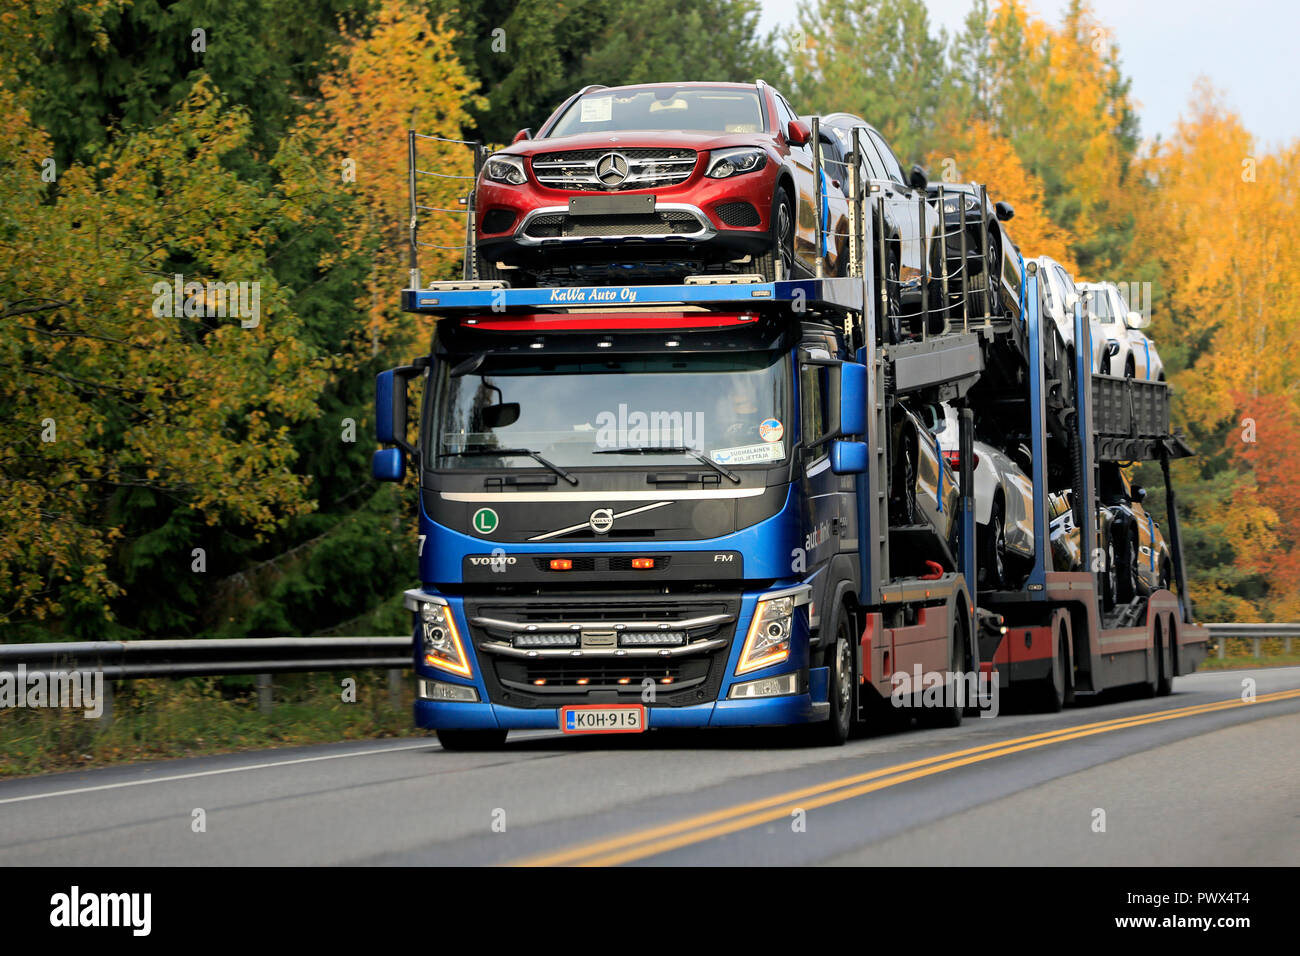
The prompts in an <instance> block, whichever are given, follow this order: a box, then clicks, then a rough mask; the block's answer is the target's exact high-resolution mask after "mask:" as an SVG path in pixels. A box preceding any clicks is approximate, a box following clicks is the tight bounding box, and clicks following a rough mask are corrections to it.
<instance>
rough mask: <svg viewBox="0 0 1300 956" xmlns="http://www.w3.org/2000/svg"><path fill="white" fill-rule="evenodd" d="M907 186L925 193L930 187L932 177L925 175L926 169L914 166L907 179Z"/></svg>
mask: <svg viewBox="0 0 1300 956" xmlns="http://www.w3.org/2000/svg"><path fill="white" fill-rule="evenodd" d="M907 184H908V185H909V186H911V187H912V188H913V189H915V190H918V191H920V192H925V188H926V187H927V186H929V185H930V177H929V176H927V175H926V174H925V167H924V166H917V165H914V166H912V172H911V173H910V174H909V175H908V177H907Z"/></svg>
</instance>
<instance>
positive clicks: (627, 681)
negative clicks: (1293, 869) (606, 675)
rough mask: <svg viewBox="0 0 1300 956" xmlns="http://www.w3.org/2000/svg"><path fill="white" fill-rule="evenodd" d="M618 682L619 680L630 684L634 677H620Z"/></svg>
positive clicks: (621, 682)
mask: <svg viewBox="0 0 1300 956" xmlns="http://www.w3.org/2000/svg"><path fill="white" fill-rule="evenodd" d="M618 682H619V683H620V684H630V683H632V678H630V677H620V678H619V679H618Z"/></svg>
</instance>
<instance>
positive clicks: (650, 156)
mask: <svg viewBox="0 0 1300 956" xmlns="http://www.w3.org/2000/svg"><path fill="white" fill-rule="evenodd" d="M610 153H618V154H619V155H621V156H622V157H623V158H624V159H626V160H627V167H628V169H627V178H626V179H625V180H623V182H621V183H619V184H618V185H615V186H610V185H606V184H605V183H602V182H601V181H600V180H599V179H598V178H597V177H596V164H597V163H598V162H599V161H600V158H601V157H602V156H607V155H609V154H610ZM695 160H696V154H695V150H693V149H616V150H611V149H575V150H569V151H567V152H562V153H541V154H539V155H537V156H534V157H533V175H534V176H536V177H537V181H538V182H539V183H541V184H542V185H543V186H548V187H550V188H551V189H567V190H596V191H600V192H618V191H621V190H627V189H654V188H657V187H661V186H676V185H678V184H679V183H684V182H685V181H686V180H687V179H689V178H690V175H691V171H692V170H694V169H695Z"/></svg>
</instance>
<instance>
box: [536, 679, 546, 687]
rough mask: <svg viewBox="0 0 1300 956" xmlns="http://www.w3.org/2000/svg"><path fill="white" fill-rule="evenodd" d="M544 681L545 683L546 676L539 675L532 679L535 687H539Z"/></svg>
mask: <svg viewBox="0 0 1300 956" xmlns="http://www.w3.org/2000/svg"><path fill="white" fill-rule="evenodd" d="M545 683H546V678H545V677H539V678H537V680H535V681H533V685H534V686H536V687H541V686H542V685H544V684H545Z"/></svg>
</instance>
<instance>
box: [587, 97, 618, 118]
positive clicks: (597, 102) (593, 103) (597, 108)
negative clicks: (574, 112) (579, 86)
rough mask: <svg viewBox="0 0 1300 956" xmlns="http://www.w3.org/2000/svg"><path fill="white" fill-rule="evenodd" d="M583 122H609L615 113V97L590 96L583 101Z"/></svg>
mask: <svg viewBox="0 0 1300 956" xmlns="http://www.w3.org/2000/svg"><path fill="white" fill-rule="evenodd" d="M581 105H582V122H584V123H608V122H609V120H610V117H611V116H613V115H614V97H612V96H588V97H586V98H584V99H583V101H582V104H581Z"/></svg>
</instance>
